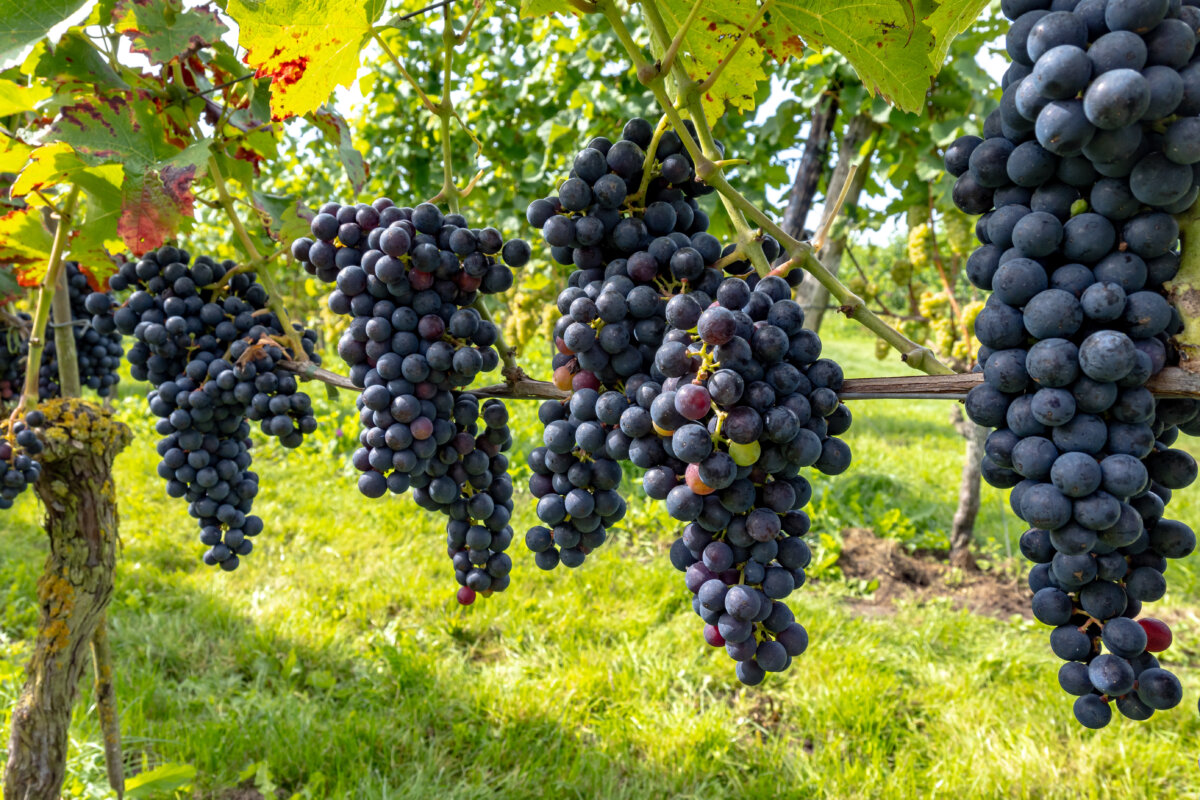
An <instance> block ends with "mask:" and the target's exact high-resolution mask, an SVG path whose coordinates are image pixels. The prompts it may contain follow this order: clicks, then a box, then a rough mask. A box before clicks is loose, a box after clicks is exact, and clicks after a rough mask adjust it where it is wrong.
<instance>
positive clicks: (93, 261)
mask: <svg viewBox="0 0 1200 800" xmlns="http://www.w3.org/2000/svg"><path fill="white" fill-rule="evenodd" d="M123 177H124V170H122V169H121V165H120V164H106V165H104V166H102V167H90V168H89V169H86V170H84V171H82V172H79V173H77V174H76V175H75V176H74V182H75V184H76V185H77V186H79V188H80V189H82V190H83V197H84V203H83V215H82V222H80V223H79V224H77V225H76V228H75V230H74V232H73V233H72V236H71V239H70V241H69V243H68V250H67V255H68V257H69V258H70V259H71V260H72V261H78V262H79V264H80V265H81V266H84V267H86V268H87V269H88V270H89V271H90V272H91V273H92V274H93V275H94V276H95V277H96V279H97V280H99V281H103V280H104V279H105V278H107V277H108V276H109V275H111V274H112V273H113V272H114V271H115V270H116V264H115V263H114V262H113V260H112V256H114V255H117V254H118V253H121V252H123V251H124V250H125V243H124V242H123V241H122V240H121V237H120V235H119V234H118V233H117V221H118V220H119V219H120V216H121V182H122V179H123Z"/></svg>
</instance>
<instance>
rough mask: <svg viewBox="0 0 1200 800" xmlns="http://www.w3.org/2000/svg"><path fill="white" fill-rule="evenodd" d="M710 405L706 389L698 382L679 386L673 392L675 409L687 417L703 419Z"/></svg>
mask: <svg viewBox="0 0 1200 800" xmlns="http://www.w3.org/2000/svg"><path fill="white" fill-rule="evenodd" d="M711 407H712V398H710V397H709V396H708V390H707V389H705V388H704V387H703V386H700V385H698V384H695V383H689V384H687V385H685V386H681V387H679V391H677V392H676V393H675V410H676V411H678V412H679V413H680V414H682V415H683V416H684V417H685V418H687V419H703V418H704V416H705V415H706V414H708V411H709V409H710V408H711Z"/></svg>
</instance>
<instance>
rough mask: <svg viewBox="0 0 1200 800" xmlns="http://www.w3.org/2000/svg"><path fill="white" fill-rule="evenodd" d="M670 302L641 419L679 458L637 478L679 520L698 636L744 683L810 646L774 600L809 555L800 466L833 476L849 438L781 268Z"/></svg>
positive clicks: (826, 364) (831, 381)
mask: <svg viewBox="0 0 1200 800" xmlns="http://www.w3.org/2000/svg"><path fill="white" fill-rule="evenodd" d="M672 304H673V305H675V306H676V307H675V308H672V307H671V305H672ZM667 313H668V316H669V318H670V320H671V326H672V327H671V330H670V331H669V332H668V334H667V337H666V340H665V341H664V343H663V345H662V347H661V348H660V349H659V351H658V357H657V359H656V367H657V368H658V370H659V372H661V373H662V374H663V375H664V376H666V377H665V380H664V381H663V382H662V390H661V392H660V393H659V394H658V397H656V398H655V400H654V401H653V402H652V403H651V407H650V410H649V417H650V424H651V427H652V429H653V430H654V431H655V432H656V433H657V434H658V435H660V436H661V437H662V439H663V446H664V449H666V450H667V451H668V452H669V453H670V454H671V455H672V456H673V457H674V458H676V459H678V460H680V461H682V462H683V463H684V464H685V465H686V467H685V469H684V471H683V474H682V476H677V475H672V474H670V473H669V472H668V471H666V470H663V469H662V468H656V469H651V470H649V471H648V472H647V473H646V475H645V478H644V481H643V483H644V485H645V489H646V493H647V494H648V495H650V496H651V497H653V498H655V499H661V500H664V501H665V503H666V507H667V512H668V513H669V514H670V515H671V516H672V517H673V518H674V519H676V520H679V521H680V522H682V523H685V527H684V529H683V532H682V535H681V536H680V538H679V539H678V540H677V541H676V542H675V544H674V545H673V546H672V550H671V560H672V563H673V564H674V565H675V567H676V568H678V569H680V570H683V571H684V572H685V581H686V584H687V587H688V589H689V590H691V591H692V592H693V595H694V596H693V601H692V606H693V608H694V609H695V611H696V613H697V614H698V615H699V616H700V617H701V618H702V619H703V620H704V622H705V623H706V626H705V629H704V636H705V639H706V640H707V641H708V643H709V644H711V645H713V646H721V645H724V646H725V649H726V652H727V653H728V654H729V656H730V657H731V658H733V659H734V660H735V661H737V662H738V663H737V675H738V678H739V679H740V680H741V681H742V682H743V683H745V684H748V685H751V686H753V685H755V684H757V683H759V682H761V681H762V680H763V677H764V674H765V673H766V672H780V671H783V670H784V669H787V667H788V666H789V665H790V664H791V660H792V658H793V657H795V656H798V655H800V654H801V653H802V652H804V649H805V648H806V647H807V643H808V635H807V633H806V632H805V630H804V628H803V626H801V625H800V624H799V623H797V622H796V621H795V619H794V618H793V616H792V613H791V611H790V610H789V609H788V607H787V606H786V605H785V604H784V603H783V600H784V599H785V598H786V597H787V596H788V595H789V594H791V592H792V591H794V590H795V589H797V588H799V587H800V586H802V585H803V584H804V582H805V572H804V568H805V567H806V566H808V563H809V561H810V559H811V553H810V551H809V548H808V545H807V544H806V543H805V542H804V539H803V538H802V537H803V536H804V535H805V534H807V533H808V531H809V518H808V515H807V514H805V513H804V512H803V511H802V509H803V508H804V506H805V505H807V504H808V501H809V499H810V498H811V497H812V487H811V486H810V485H809V483H808V481H807V480H806V479H805V478H804V477H803V476H801V474H800V470H801V469H802V468H804V467H810V466H811V467H815V468H816V469H818V470H819V471H821V472H824V473H826V474H829V475H837V474H840V473H842V472H844V471H845V470H846V469H847V468H848V467H849V466H850V448H849V447H848V446H847V445H846V444H845V442H843V441H842V440H841V439H838V438H836V437H837V436H838V435H839V434H842V433H844V432H845V431H846V430H847V429H849V427H850V422H851V415H850V412H849V410H848V409H847V408H846V406H845V405H843V404H842V403H841V401H840V400H839V398H838V391H839V390H840V389H841V388H842V380H843V375H842V370H841V368H840V367H839V366H838V365H837V363H836V362H834V361H832V360H830V359H825V358H821V357H820V355H821V340H820V338H819V337H818V336H817V335H816V334H815V333H814V332H813V331H811V330H807V329H805V328H804V327H803V324H804V312H803V310H802V309H801V308H800V306H799V304H798V303H796V302H795V301H794V300H792V299H791V291H790V289H789V287H788V285H787V283H786V282H785V281H784V280H783V279H782V278H777V277H769V278H764V279H762V280H760V281H758V283H757V285H756V286H755V287H754V289H753V290H751V289H750V287H749V286H748V285H747V284H746V282H745V281H743V280H741V279H740V278H727V279H726V280H725V281H724V282H723V283H722V284H721V287H720V289H719V290H718V292H717V299H716V302H715V303H713V304H711V305H710V306H709V307H708V308H703V309H702V308H701V306H699V305H698V304H695V303H692V302H690V296H689V295H681V296H680V297H676V298H674V299H673V300H672V301H671V303H670V304H668V311H667Z"/></svg>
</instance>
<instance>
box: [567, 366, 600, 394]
mask: <svg viewBox="0 0 1200 800" xmlns="http://www.w3.org/2000/svg"><path fill="white" fill-rule="evenodd" d="M571 388H572V389H574V390H575V391H577V392H578V391H579V390H580V389H595V390H596V391H600V379H599V378H597V377H596V375H595V373H592V372H589V371H588V370H586V369H585V370H583V371H582V372H576V373H575V375H574V377H572V378H571Z"/></svg>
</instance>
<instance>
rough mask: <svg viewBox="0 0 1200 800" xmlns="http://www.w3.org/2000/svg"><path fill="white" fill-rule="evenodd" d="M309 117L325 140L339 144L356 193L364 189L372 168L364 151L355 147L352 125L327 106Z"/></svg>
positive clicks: (339, 154)
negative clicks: (364, 158) (365, 158)
mask: <svg viewBox="0 0 1200 800" xmlns="http://www.w3.org/2000/svg"><path fill="white" fill-rule="evenodd" d="M308 119H309V121H310V122H312V123H313V124H314V125H316V126H317V129H318V130H320V131H321V133H322V134H323V135H324V137H325V141H327V142H330V143H333V144H336V145H337V151H338V156H339V157H340V158H341V159H342V166H343V167H344V168H345V170H346V178H348V179H349V181H350V186H351V187H353V189H354V192H355V194H357V193H358V192H360V191H362V187H363V185H364V184H366V182H367V176H368V175H370V174H371V170H370V168H369V167H368V166H367V163H366V162H365V161H364V160H363V157H362V153H360V152H358V150H356V149H355V148H354V137H353V136H352V135H351V134H350V126H349V125H347V124H346V120H345V118H343V117H342V115H341V114H339V113H337V112H336V111H334V110H333V109H332V108H329V107H325V108H321V109H318V110H316V111H313V112H312V113H310V114H309V115H308Z"/></svg>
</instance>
